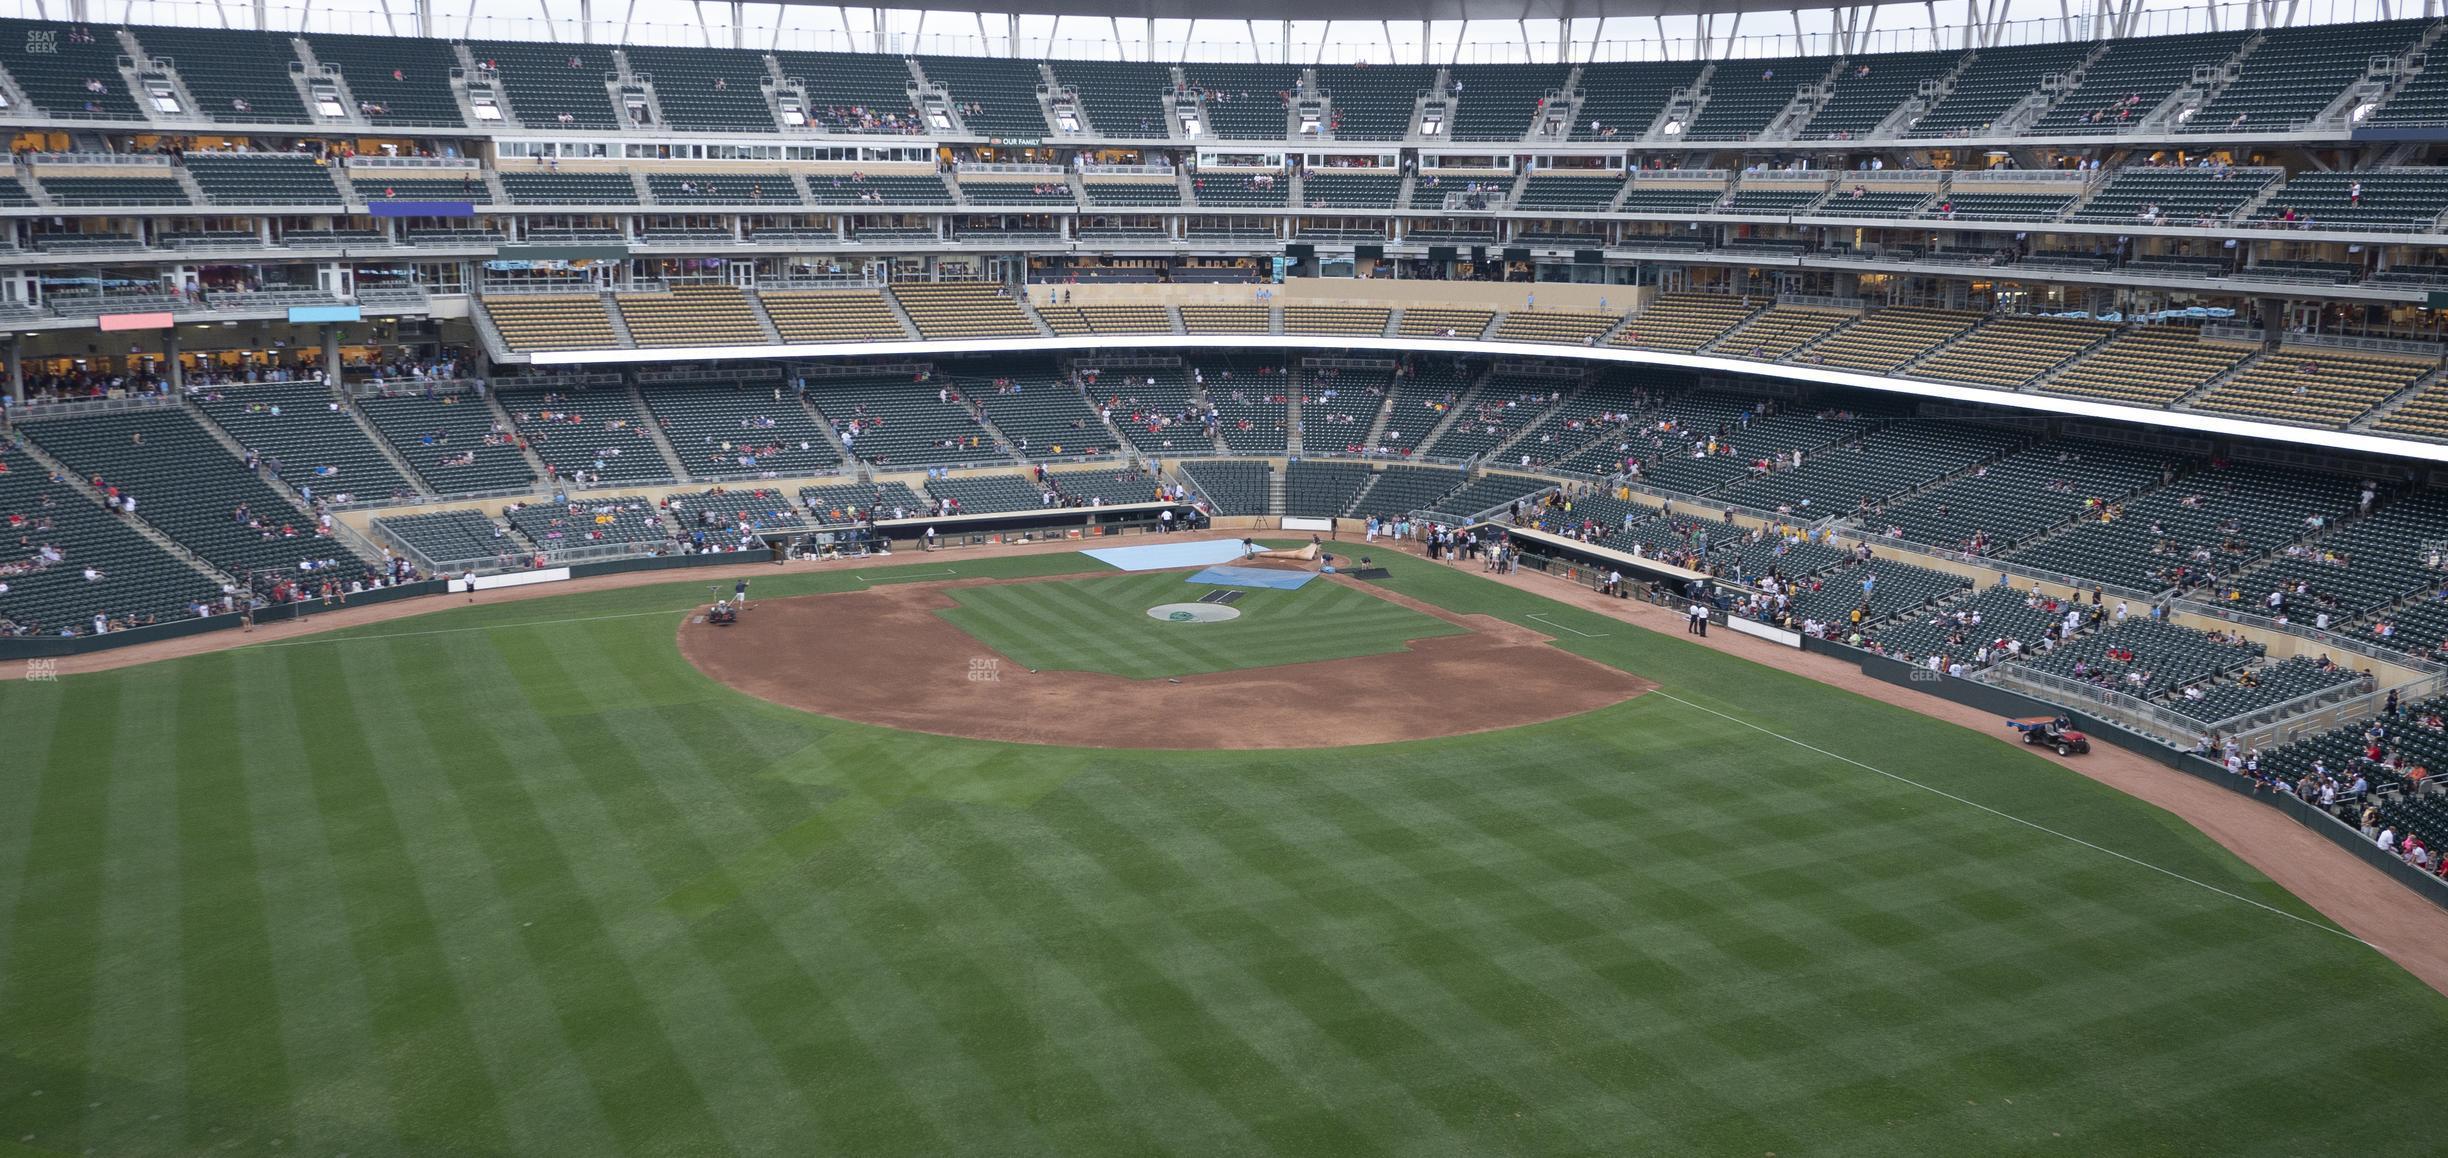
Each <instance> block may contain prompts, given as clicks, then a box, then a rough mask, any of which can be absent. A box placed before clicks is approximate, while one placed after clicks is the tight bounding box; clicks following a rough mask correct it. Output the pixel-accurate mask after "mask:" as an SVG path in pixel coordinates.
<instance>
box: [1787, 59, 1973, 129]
mask: <svg viewBox="0 0 2448 1158" xmlns="http://www.w3.org/2000/svg"><path fill="white" fill-rule="evenodd" d="M1962 59H1963V53H1960V52H1889V53H1879V54H1876V55H1871V56H1854V57H1847V58H1846V59H1845V62H1844V64H1843V66H1841V67H1839V68H1838V69H1837V70H1836V81H1835V86H1836V91H1835V93H1834V94H1832V95H1830V96H1829V97H1828V101H1827V103H1826V104H1825V105H1822V106H1820V108H1819V111H1818V112H1817V113H1816V114H1814V115H1813V116H1812V117H1811V119H1810V123H1809V124H1808V125H1805V126H1804V127H1803V130H1802V135H1803V137H1804V138H1806V139H1809V140H1814V141H1837V140H1847V139H1851V138H1855V137H1866V136H1869V135H1870V132H1871V130H1873V129H1876V128H1878V127H1879V123H1880V122H1881V121H1884V120H1886V119H1887V117H1888V114H1890V113H1893V112H1895V111H1896V109H1897V108H1898V107H1899V106H1901V105H1902V104H1903V103H1904V102H1905V101H1906V100H1907V99H1909V98H1910V97H1911V96H1912V95H1913V94H1914V93H1915V92H1916V91H1918V90H1919V89H1920V87H1921V84H1922V82H1924V81H1935V80H1938V79H1940V78H1942V77H1944V76H1946V75H1947V73H1949V72H1952V71H1954V68H1955V65H1956V64H1957V62H1959V61H1961V60H1962Z"/></svg>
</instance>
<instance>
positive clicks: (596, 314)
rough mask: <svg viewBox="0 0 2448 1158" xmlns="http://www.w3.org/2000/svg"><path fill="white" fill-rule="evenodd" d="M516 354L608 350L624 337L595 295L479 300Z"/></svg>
mask: <svg viewBox="0 0 2448 1158" xmlns="http://www.w3.org/2000/svg"><path fill="white" fill-rule="evenodd" d="M479 300H480V301H481V302H482V303H483V306H484V312H485V316H486V317H488V318H491V319H492V320H493V328H494V329H495V330H498V331H500V333H501V336H502V341H504V342H507V343H509V345H510V348H511V349H513V350H607V349H614V348H617V347H619V345H620V344H621V340H620V335H619V334H618V333H616V332H614V331H613V329H612V318H611V315H609V314H607V313H605V312H604V302H603V298H601V297H599V296H597V295H595V294H505V295H500V296H494V297H486V298H481V299H479Z"/></svg>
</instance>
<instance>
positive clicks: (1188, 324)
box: [1181, 305, 1275, 334]
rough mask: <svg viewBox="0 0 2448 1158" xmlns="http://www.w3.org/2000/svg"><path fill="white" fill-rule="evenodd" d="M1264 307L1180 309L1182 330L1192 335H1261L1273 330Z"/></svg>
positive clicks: (1269, 316) (1272, 320)
mask: <svg viewBox="0 0 2448 1158" xmlns="http://www.w3.org/2000/svg"><path fill="white" fill-rule="evenodd" d="M1271 314H1272V311H1270V310H1268V309H1267V308H1266V307H1265V306H1199V305H1186V306H1183V307H1181V319H1182V329H1184V330H1187V331H1189V332H1190V333H1193V334H1263V333H1266V332H1268V331H1269V330H1272V329H1274V327H1275V322H1274V318H1273V317H1272V316H1271Z"/></svg>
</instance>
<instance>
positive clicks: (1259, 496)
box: [1182, 460, 1280, 515]
mask: <svg viewBox="0 0 2448 1158" xmlns="http://www.w3.org/2000/svg"><path fill="white" fill-rule="evenodd" d="M1182 473H1183V474H1184V475H1186V476H1188V478H1189V479H1190V488H1191V489H1192V490H1194V491H1196V492H1198V493H1199V494H1201V495H1204V496H1206V499H1207V502H1208V505H1210V506H1212V507H1214V508H1215V513H1217V514H1219V515H1265V514H1276V513H1280V512H1275V511H1270V510H1268V509H1267V494H1268V492H1269V490H1270V489H1271V488H1272V485H1273V481H1274V480H1273V477H1272V476H1273V475H1274V473H1275V468H1274V467H1273V466H1272V465H1269V464H1267V463H1263V462H1229V461H1226V462H1218V461H1213V460H1207V461H1197V462H1186V463H1183V464H1182Z"/></svg>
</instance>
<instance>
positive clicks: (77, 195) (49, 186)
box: [35, 170, 188, 206]
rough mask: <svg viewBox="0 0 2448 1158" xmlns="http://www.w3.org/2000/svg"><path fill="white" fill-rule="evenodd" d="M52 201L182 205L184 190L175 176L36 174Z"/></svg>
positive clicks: (184, 196)
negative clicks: (59, 175) (69, 175)
mask: <svg viewBox="0 0 2448 1158" xmlns="http://www.w3.org/2000/svg"><path fill="white" fill-rule="evenodd" d="M35 176H36V178H37V179H38V180H39V181H40V183H41V184H42V187H43V192H45V193H48V194H50V195H51V200H52V202H53V203H54V204H59V205H79V206H110V205H185V204H187V203H188V201H187V190H186V187H185V186H182V185H180V184H179V183H178V178H176V177H169V176H162V177H150V176H147V177H54V176H50V175H47V174H44V173H42V172H40V171H39V170H38V171H37V172H36V174H35Z"/></svg>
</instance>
